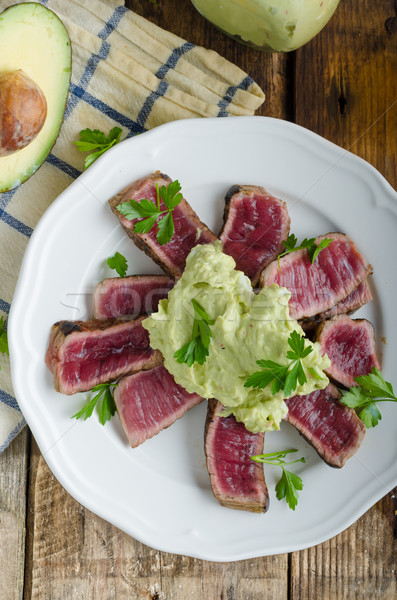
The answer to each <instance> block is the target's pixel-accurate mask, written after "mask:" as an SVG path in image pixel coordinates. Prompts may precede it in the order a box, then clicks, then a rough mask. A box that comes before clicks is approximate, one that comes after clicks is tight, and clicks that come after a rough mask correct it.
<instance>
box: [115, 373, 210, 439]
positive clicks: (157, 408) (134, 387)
mask: <svg viewBox="0 0 397 600" xmlns="http://www.w3.org/2000/svg"><path fill="white" fill-rule="evenodd" d="M202 400H203V398H201V396H199V395H198V394H189V393H188V392H187V391H186V390H185V389H184V388H183V387H182V386H180V385H178V384H177V383H175V380H174V378H173V376H172V375H171V374H170V373H169V372H168V371H167V369H166V368H165V367H164V366H163V365H161V366H158V367H154V368H153V369H150V370H149V371H141V372H140V373H135V374H134V375H130V376H129V377H123V379H121V380H120V381H119V384H118V386H117V387H116V388H115V392H114V401H115V403H116V407H117V411H118V413H119V416H120V421H121V424H122V426H123V428H124V431H125V433H126V435H127V438H128V441H129V443H130V445H131V446H132V447H133V448H136V447H137V446H139V445H140V444H142V443H143V442H144V441H145V440H147V439H149V438H151V437H153V436H154V435H156V434H157V433H159V432H160V431H162V430H163V429H165V428H166V427H169V426H170V425H172V424H173V423H175V421H176V420H177V419H180V418H181V417H182V416H183V415H184V414H185V412H186V411H188V410H189V409H190V408H192V407H193V406H196V404H199V403H200V402H201V401H202Z"/></svg>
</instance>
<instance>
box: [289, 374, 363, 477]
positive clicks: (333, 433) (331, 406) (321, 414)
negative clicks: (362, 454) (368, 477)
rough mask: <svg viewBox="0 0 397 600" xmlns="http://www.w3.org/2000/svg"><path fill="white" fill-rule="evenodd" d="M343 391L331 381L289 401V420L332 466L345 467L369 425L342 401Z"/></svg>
mask: <svg viewBox="0 0 397 600" xmlns="http://www.w3.org/2000/svg"><path fill="white" fill-rule="evenodd" d="M340 397H341V393H340V392H339V390H338V388H336V387H335V386H334V385H332V384H329V385H328V386H327V387H326V388H325V389H324V390H316V391H315V392H312V393H311V394H307V396H294V397H293V398H288V399H287V400H285V402H286V404H287V406H288V415H287V417H286V420H287V421H288V422H289V423H291V425H293V426H294V427H295V428H296V429H297V430H298V431H299V433H300V434H301V435H303V437H304V438H305V439H306V440H307V441H308V442H309V443H310V444H311V445H312V446H313V448H314V449H315V450H316V451H317V453H318V454H319V455H320V456H321V458H322V459H323V460H324V461H325V462H326V463H327V464H328V465H329V466H330V467H337V468H340V467H343V465H344V464H345V462H346V461H347V459H348V458H350V457H351V456H353V454H354V453H355V452H356V451H357V450H358V448H359V447H360V445H361V443H362V441H363V439H364V435H365V426H364V424H363V422H362V421H361V419H360V418H359V417H358V416H357V414H356V413H355V411H354V410H353V409H352V408H349V407H348V406H345V405H344V404H342V403H341V402H340V401H339V399H340Z"/></svg>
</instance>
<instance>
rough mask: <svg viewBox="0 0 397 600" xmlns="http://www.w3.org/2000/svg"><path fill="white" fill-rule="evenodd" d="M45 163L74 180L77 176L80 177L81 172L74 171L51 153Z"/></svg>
mask: <svg viewBox="0 0 397 600" xmlns="http://www.w3.org/2000/svg"><path fill="white" fill-rule="evenodd" d="M47 162H48V163H50V165H53V166H54V167H57V168H58V169H60V170H61V171H63V172H64V173H66V175H69V176H70V177H73V179H76V178H77V177H78V176H79V175H81V171H79V170H78V169H75V168H74V167H72V165H70V164H69V163H67V162H65V161H64V160H62V159H60V158H58V157H57V156H55V154H52V152H51V154H49V155H48V156H47Z"/></svg>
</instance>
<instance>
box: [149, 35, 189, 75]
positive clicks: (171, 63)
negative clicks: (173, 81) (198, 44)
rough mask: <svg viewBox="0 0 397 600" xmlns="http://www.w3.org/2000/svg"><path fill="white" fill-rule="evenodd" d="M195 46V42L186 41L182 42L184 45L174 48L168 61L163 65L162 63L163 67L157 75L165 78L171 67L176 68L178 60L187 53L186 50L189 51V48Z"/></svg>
mask: <svg viewBox="0 0 397 600" xmlns="http://www.w3.org/2000/svg"><path fill="white" fill-rule="evenodd" d="M193 48H194V44H191V43H190V42H185V44H182V46H179V47H178V48H174V49H173V51H172V52H171V54H170V55H169V57H168V59H167V61H166V62H165V63H164V64H163V65H161V67H160V68H159V70H158V71H157V73H156V77H158V78H159V79H164V77H165V76H166V75H167V73H168V71H169V70H170V69H175V67H176V65H177V62H178V60H179V59H180V58H181V56H183V55H184V54H186V52H189V50H192V49H193Z"/></svg>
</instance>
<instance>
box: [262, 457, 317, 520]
mask: <svg viewBox="0 0 397 600" xmlns="http://www.w3.org/2000/svg"><path fill="white" fill-rule="evenodd" d="M292 452H298V450H297V449H296V448H290V449H289V450H279V451H278V452H269V453H268V454H258V455H256V456H251V459H252V460H254V461H255V462H259V463H266V464H267V465H275V466H278V467H281V470H282V472H283V474H282V476H281V478H280V480H279V481H278V483H277V485H276V494H277V498H278V500H282V499H283V498H285V500H286V502H287V503H288V506H289V507H290V508H291V509H292V510H295V507H296V505H297V504H298V498H299V495H298V491H300V490H302V489H303V483H302V479H301V478H300V477H299V475H297V474H296V473H292V472H291V471H287V469H286V468H285V465H287V466H289V465H293V464H295V463H299V462H301V463H304V462H306V461H305V458H304V457H303V456H302V457H301V458H297V459H296V460H291V461H289V462H286V461H285V460H284V458H285V457H286V456H287V454H291V453H292Z"/></svg>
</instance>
